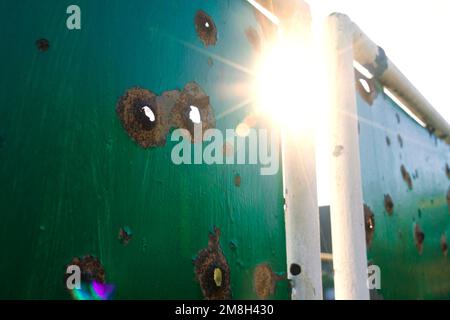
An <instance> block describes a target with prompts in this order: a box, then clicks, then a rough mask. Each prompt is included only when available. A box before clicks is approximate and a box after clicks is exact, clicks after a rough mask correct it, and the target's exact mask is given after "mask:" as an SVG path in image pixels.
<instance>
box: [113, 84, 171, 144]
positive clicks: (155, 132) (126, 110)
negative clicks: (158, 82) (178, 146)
mask: <svg viewBox="0 0 450 320" xmlns="http://www.w3.org/2000/svg"><path fill="white" fill-rule="evenodd" d="M116 112H117V115H118V116H119V119H120V121H121V123H122V126H123V127H124V129H125V130H126V131H127V133H128V135H129V136H130V137H131V138H132V139H133V140H134V141H136V142H137V143H138V144H139V145H140V146H141V147H143V148H149V147H155V146H163V145H164V144H165V143H166V135H167V133H168V132H169V130H168V126H167V125H166V124H165V123H164V121H163V117H162V116H161V113H162V111H161V108H160V107H159V105H158V104H157V103H156V95H155V94H153V93H152V92H150V91H149V90H146V89H142V88H138V87H136V88H131V89H129V90H127V91H126V92H125V94H124V95H123V96H122V97H121V98H120V99H119V102H118V103H117V107H116Z"/></svg>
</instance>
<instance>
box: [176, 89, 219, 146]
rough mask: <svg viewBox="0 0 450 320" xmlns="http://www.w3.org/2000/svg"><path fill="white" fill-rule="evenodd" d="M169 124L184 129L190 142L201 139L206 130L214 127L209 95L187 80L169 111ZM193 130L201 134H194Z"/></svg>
mask: <svg viewBox="0 0 450 320" xmlns="http://www.w3.org/2000/svg"><path fill="white" fill-rule="evenodd" d="M170 122H171V124H172V125H173V126H175V127H177V128H182V129H186V130H187V131H188V132H189V134H190V136H191V141H192V142H199V141H195V139H196V138H197V139H201V140H203V135H204V133H205V131H206V130H208V129H211V128H214V127H215V119H214V114H213V109H212V107H211V105H210V104H209V97H208V96H207V95H206V93H205V92H204V91H203V90H202V88H201V87H200V86H199V85H198V84H197V83H195V82H189V83H188V84H186V86H185V87H184V90H183V91H182V92H181V93H180V95H179V97H178V99H177V100H176V102H175V105H174V107H173V109H172V112H171V121H170ZM195 130H198V131H199V133H201V136H199V137H196V136H195V135H194V132H195Z"/></svg>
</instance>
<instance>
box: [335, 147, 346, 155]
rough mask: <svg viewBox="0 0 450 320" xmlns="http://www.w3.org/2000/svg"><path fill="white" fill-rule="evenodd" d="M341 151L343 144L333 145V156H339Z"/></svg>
mask: <svg viewBox="0 0 450 320" xmlns="http://www.w3.org/2000/svg"><path fill="white" fill-rule="evenodd" d="M343 152H344V147H343V146H336V147H334V151H333V156H335V157H339V156H340V155H342V153H343Z"/></svg>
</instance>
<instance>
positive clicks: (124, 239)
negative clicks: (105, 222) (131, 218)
mask: <svg viewBox="0 0 450 320" xmlns="http://www.w3.org/2000/svg"><path fill="white" fill-rule="evenodd" d="M132 238H133V234H132V232H131V229H130V227H128V226H125V227H121V228H120V229H119V241H120V243H121V244H123V245H124V246H127V245H128V243H129V242H130V241H131V239H132Z"/></svg>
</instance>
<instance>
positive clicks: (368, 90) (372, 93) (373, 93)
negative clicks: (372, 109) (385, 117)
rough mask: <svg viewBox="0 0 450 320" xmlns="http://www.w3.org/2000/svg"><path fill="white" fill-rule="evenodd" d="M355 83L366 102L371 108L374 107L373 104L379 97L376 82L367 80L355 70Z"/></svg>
mask: <svg viewBox="0 0 450 320" xmlns="http://www.w3.org/2000/svg"><path fill="white" fill-rule="evenodd" d="M355 83H356V89H357V90H358V92H359V94H360V95H361V97H362V98H363V99H364V101H366V102H367V103H368V104H369V105H370V106H371V105H373V102H374V101H375V99H376V97H377V95H378V91H377V89H376V87H375V80H374V79H369V78H367V77H366V76H364V75H363V74H362V73H361V72H359V71H358V70H356V69H355Z"/></svg>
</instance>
